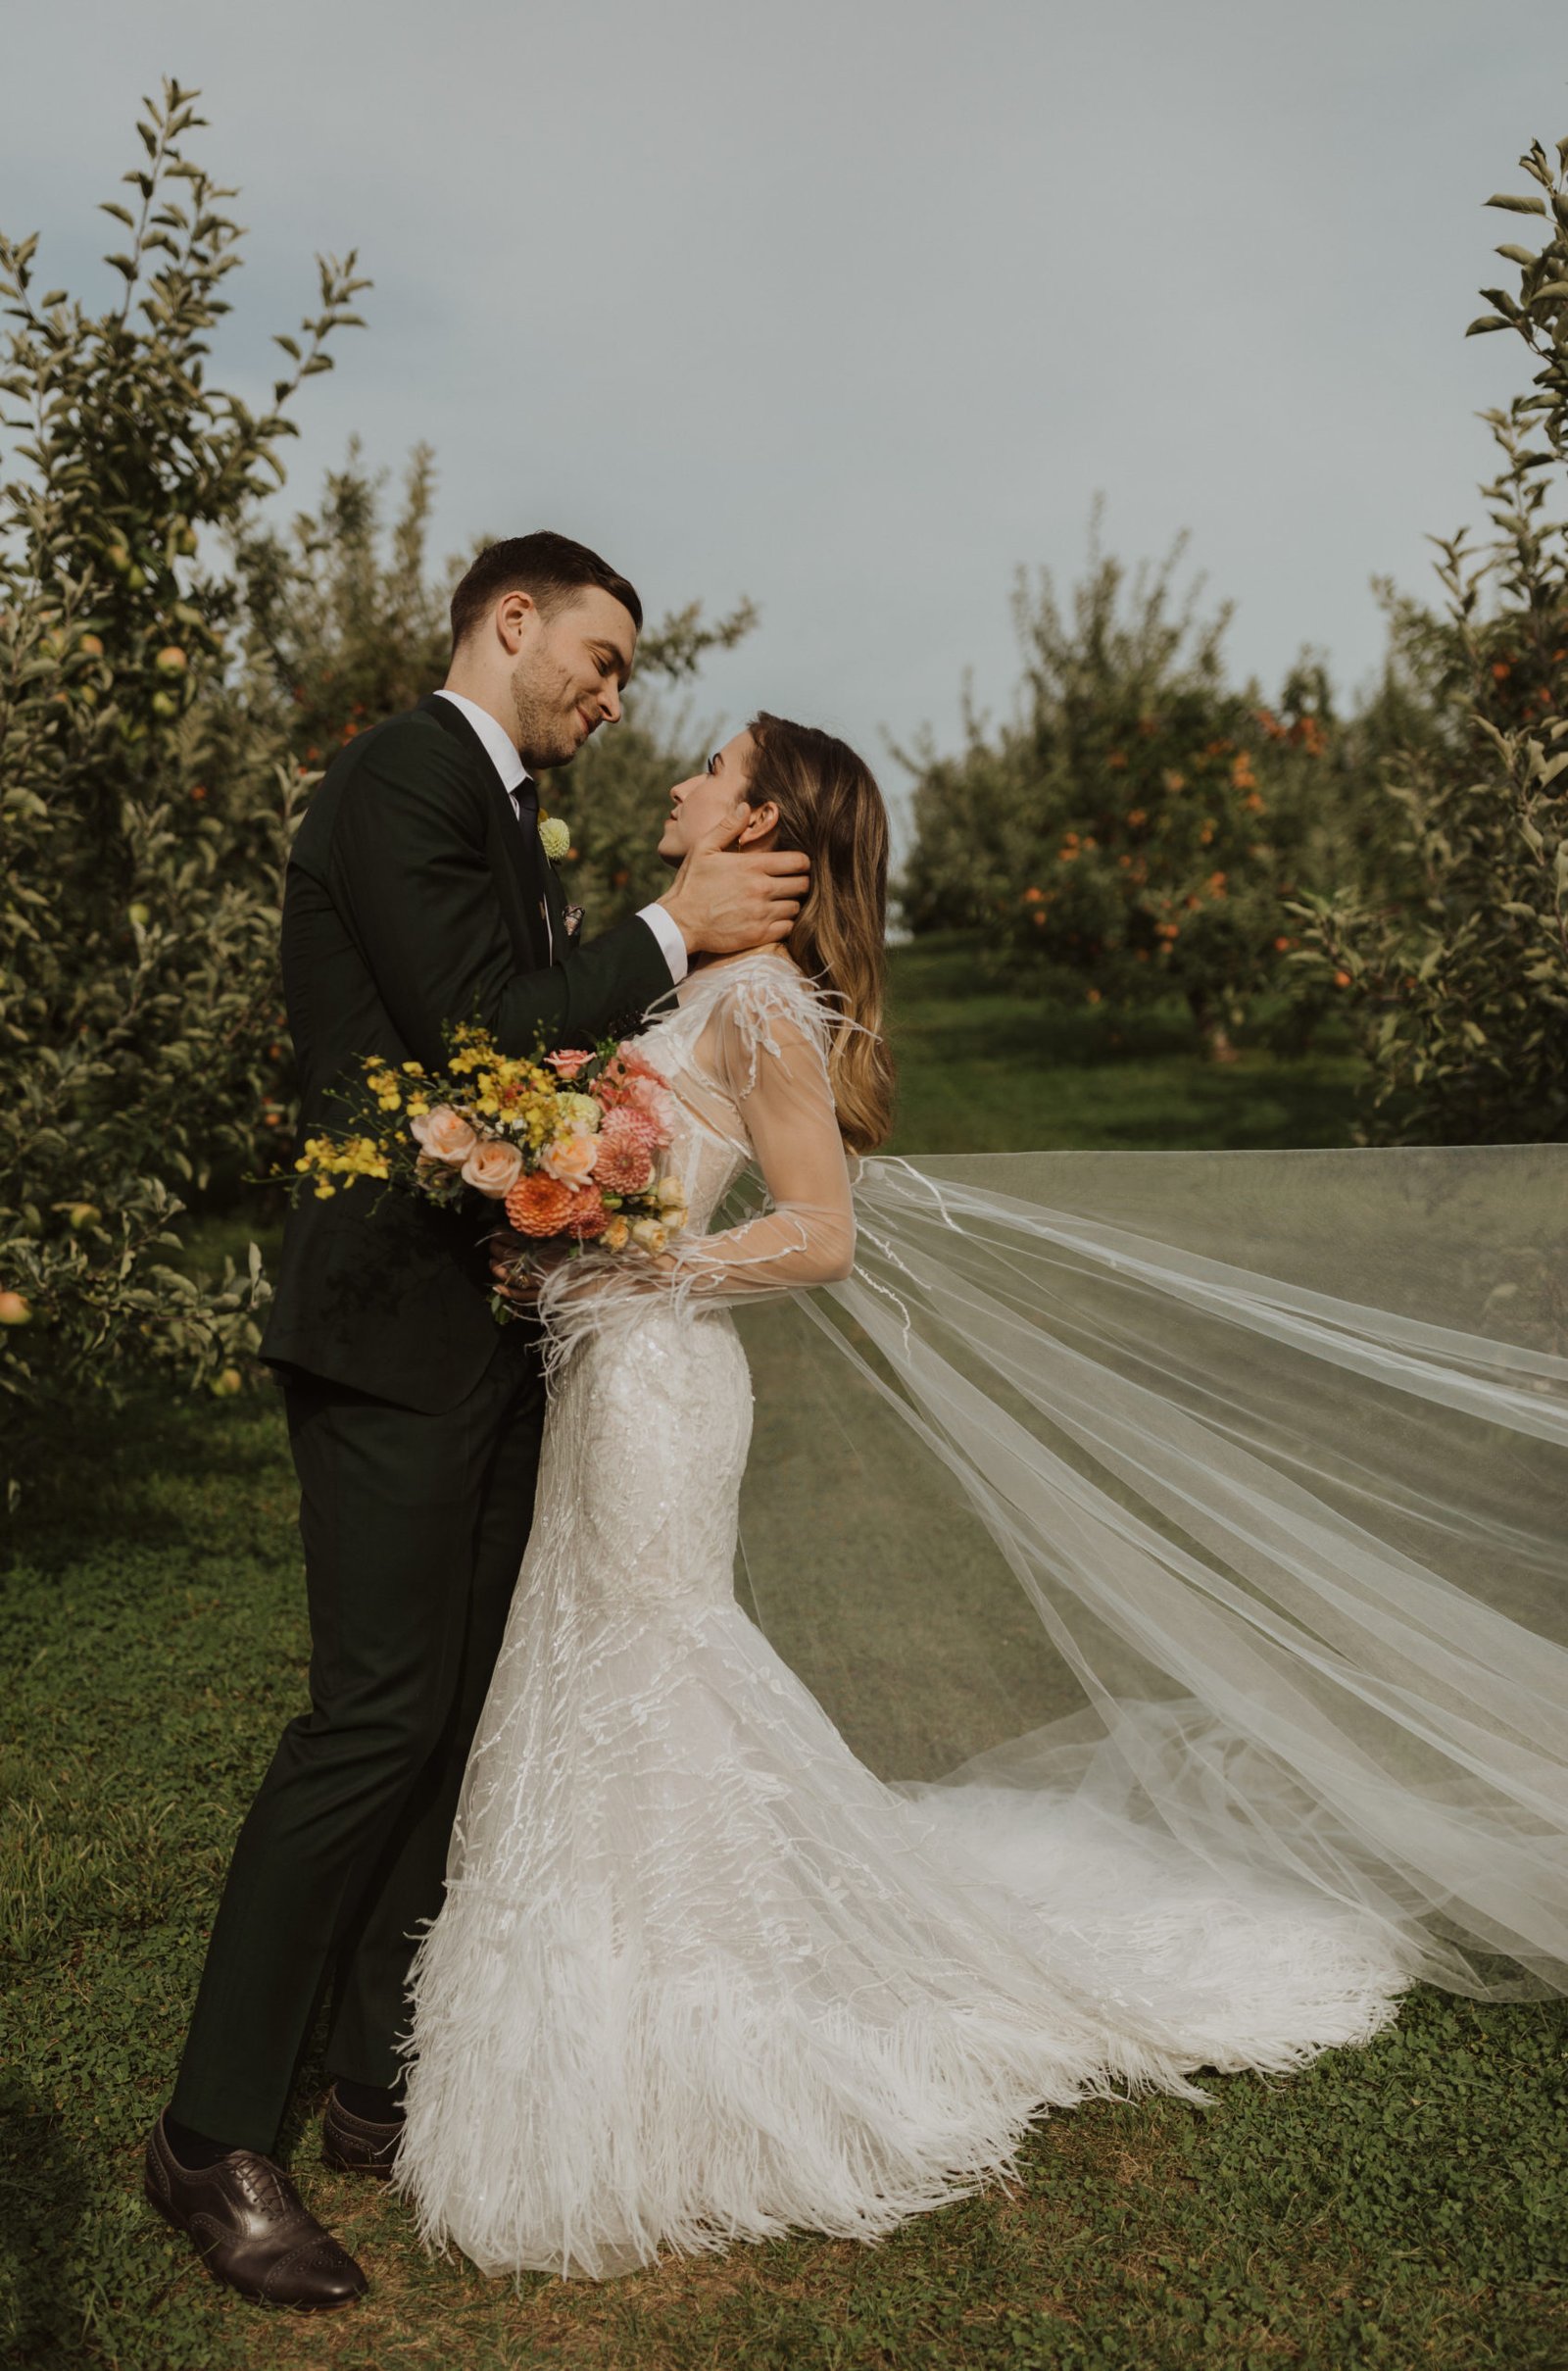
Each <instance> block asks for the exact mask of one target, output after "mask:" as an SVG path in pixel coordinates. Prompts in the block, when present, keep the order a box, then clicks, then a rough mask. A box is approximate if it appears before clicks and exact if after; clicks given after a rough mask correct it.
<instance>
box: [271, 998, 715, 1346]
mask: <svg viewBox="0 0 1568 2371" xmlns="http://www.w3.org/2000/svg"><path fill="white" fill-rule="evenodd" d="M449 1043H450V1047H451V1051H450V1054H449V1056H448V1060H447V1067H446V1071H445V1072H444V1073H442V1074H440V1075H438V1076H432V1075H431V1074H430V1073H428V1072H427V1071H426V1070H425V1068H424V1067H423V1065H422V1063H419V1062H401V1063H392V1062H384V1061H381V1060H379V1059H378V1058H376V1057H375V1056H366V1057H364V1058H362V1064H361V1070H362V1075H361V1076H360V1077H359V1078H358V1079H357V1080H355V1081H354V1083H353V1084H352V1085H351V1086H350V1087H348V1088H346V1089H345V1090H344V1091H343V1096H342V1100H343V1101H344V1102H345V1103H347V1104H348V1105H349V1107H350V1110H349V1112H348V1115H347V1117H346V1119H345V1122H344V1124H343V1125H342V1126H341V1127H340V1128H335V1129H333V1130H332V1131H331V1132H330V1133H329V1134H323V1135H319V1136H312V1137H309V1138H307V1140H306V1143H305V1148H304V1150H303V1152H302V1153H301V1154H300V1157H299V1159H298V1160H297V1161H295V1163H294V1168H295V1172H296V1191H300V1190H302V1189H303V1188H304V1187H305V1186H306V1185H312V1186H314V1188H315V1191H316V1193H317V1194H318V1195H319V1196H320V1197H322V1198H323V1199H324V1198H325V1197H327V1196H329V1195H332V1194H335V1193H336V1192H337V1191H338V1189H339V1187H340V1185H342V1184H346V1183H352V1182H353V1180H354V1179H356V1178H361V1177H365V1178H372V1179H379V1180H380V1181H381V1182H382V1183H383V1184H384V1185H386V1186H389V1187H395V1188H401V1189H403V1190H406V1191H410V1192H413V1193H415V1194H418V1195H421V1196H423V1198H424V1199H425V1200H426V1201H428V1202H434V1203H438V1204H442V1205H446V1206H454V1205H460V1204H462V1203H465V1202H467V1201H470V1200H471V1201H473V1202H474V1203H475V1204H476V1205H477V1207H478V1208H479V1209H481V1210H487V1211H488V1212H489V1213H490V1214H492V1215H496V1216H499V1214H500V1210H505V1212H506V1216H507V1219H508V1221H509V1222H510V1224H511V1226H512V1227H513V1228H514V1229H515V1233H516V1234H517V1235H518V1236H520V1237H522V1238H523V1248H522V1250H521V1252H520V1253H519V1256H518V1260H517V1262H516V1265H517V1267H518V1268H519V1269H523V1270H526V1269H527V1268H529V1267H533V1268H538V1267H541V1266H543V1265H545V1264H547V1263H550V1262H552V1261H554V1260H557V1259H560V1258H563V1257H570V1256H572V1255H573V1254H575V1253H578V1252H581V1251H582V1250H583V1249H584V1247H585V1246H587V1245H589V1244H592V1245H593V1247H594V1248H595V1250H596V1251H603V1252H627V1251H631V1252H642V1253H647V1254H657V1253H659V1252H662V1250H663V1249H664V1246H665V1244H666V1242H667V1241H668V1239H669V1237H670V1236H671V1235H672V1234H676V1233H678V1232H679V1230H680V1229H681V1227H683V1226H684V1225H685V1223H686V1199H685V1194H684V1191H683V1189H682V1187H681V1185H680V1183H679V1181H678V1180H677V1179H675V1178H671V1177H664V1176H662V1175H661V1174H660V1170H659V1156H660V1154H661V1153H662V1152H663V1151H664V1149H665V1148H666V1146H667V1145H668V1143H669V1138H670V1120H671V1116H672V1110H673V1107H672V1103H671V1098H670V1094H669V1089H668V1088H667V1086H666V1085H665V1083H664V1080H663V1078H662V1075H661V1073H660V1072H659V1071H658V1070H656V1069H655V1067H654V1065H653V1063H652V1062H647V1061H645V1060H644V1058H643V1056H642V1055H641V1054H639V1053H638V1051H637V1048H636V1046H635V1045H634V1044H631V1043H624V1044H617V1043H616V1042H615V1041H614V1040H613V1039H607V1040H605V1042H604V1043H603V1044H601V1045H599V1046H598V1047H596V1048H594V1049H593V1050H591V1051H590V1050H588V1049H585V1048H580V1047H579V1048H568V1049H564V1050H563V1051H562V1052H560V1053H556V1054H540V1055H537V1056H536V1057H535V1058H534V1059H533V1060H531V1061H529V1060H526V1059H523V1058H520V1057H518V1056H515V1055H509V1054H502V1053H501V1052H500V1051H499V1050H498V1048H497V1046H496V1044H495V1041H494V1039H493V1038H492V1037H491V1036H490V1035H489V1034H488V1033H487V1032H486V1031H485V1030H483V1029H481V1028H478V1027H475V1026H471V1025H470V1026H467V1027H465V1028H461V1029H456V1030H454V1031H453V1032H452V1035H451V1038H450V1041H449ZM504 1312H505V1304H504V1303H503V1304H499V1305H498V1313H504Z"/></svg>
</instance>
